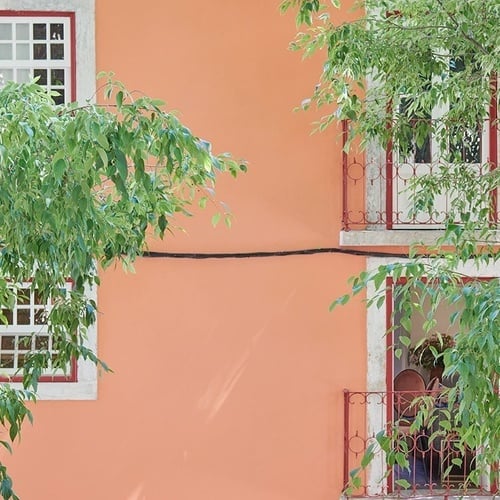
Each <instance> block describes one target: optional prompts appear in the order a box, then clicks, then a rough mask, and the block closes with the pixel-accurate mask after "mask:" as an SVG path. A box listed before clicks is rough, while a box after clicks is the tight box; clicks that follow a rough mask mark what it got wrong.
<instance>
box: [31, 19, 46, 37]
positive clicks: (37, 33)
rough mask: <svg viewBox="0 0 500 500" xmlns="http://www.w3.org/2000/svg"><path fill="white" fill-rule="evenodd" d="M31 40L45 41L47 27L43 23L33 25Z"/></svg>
mask: <svg viewBox="0 0 500 500" xmlns="http://www.w3.org/2000/svg"><path fill="white" fill-rule="evenodd" d="M33 40H47V25H46V24H45V23H44V24H38V23H37V24H34V25H33Z"/></svg>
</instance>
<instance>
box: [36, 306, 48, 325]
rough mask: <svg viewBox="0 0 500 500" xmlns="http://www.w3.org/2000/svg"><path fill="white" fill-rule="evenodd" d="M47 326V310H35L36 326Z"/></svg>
mask: <svg viewBox="0 0 500 500" xmlns="http://www.w3.org/2000/svg"><path fill="white" fill-rule="evenodd" d="M45 324H47V314H46V312H45V309H35V325H45Z"/></svg>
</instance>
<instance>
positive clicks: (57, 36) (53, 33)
mask: <svg viewBox="0 0 500 500" xmlns="http://www.w3.org/2000/svg"><path fill="white" fill-rule="evenodd" d="M50 39H51V40H64V24H60V23H53V24H51V25H50Z"/></svg>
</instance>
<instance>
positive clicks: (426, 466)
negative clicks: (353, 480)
mask: <svg viewBox="0 0 500 500" xmlns="http://www.w3.org/2000/svg"><path fill="white" fill-rule="evenodd" d="M419 396H423V397H424V400H426V401H433V403H432V404H436V410H435V412H434V413H433V415H434V418H431V419H430V421H429V422H430V423H429V425H428V426H427V427H425V426H424V428H423V429H421V430H419V431H416V432H410V426H409V423H408V421H406V419H405V418H404V417H401V416H399V417H398V415H397V414H398V408H401V407H402V406H404V405H405V404H407V402H408V398H414V397H415V394H414V393H409V392H407V391H397V392H351V391H348V390H345V391H344V484H345V485H347V484H349V479H350V472H351V471H353V470H354V469H356V468H358V467H360V464H361V462H362V459H363V456H364V454H365V452H366V451H367V449H368V448H369V446H370V445H371V444H373V445H374V448H373V449H374V456H373V459H372V461H371V462H370V464H369V465H368V466H367V467H366V468H364V469H362V470H361V472H360V473H359V475H358V477H359V480H360V481H359V483H358V484H356V485H355V488H353V489H352V491H350V492H349V494H348V495H347V496H349V497H353V498H382V497H384V498H385V497H398V498H399V497H404V498H416V497H419V498H422V497H446V498H455V497H456V498H459V497H464V496H467V497H469V498H470V497H478V496H479V497H483V498H484V497H489V498H492V497H493V496H495V495H497V494H498V489H497V484H498V468H497V469H495V470H496V471H497V472H496V476H495V477H496V481H493V482H492V481H490V480H489V478H486V477H482V478H481V480H480V481H479V482H478V484H472V483H470V482H468V481H467V480H466V478H467V476H468V475H469V473H470V472H471V470H473V469H474V453H473V452H472V451H470V450H469V451H466V452H465V453H462V452H460V451H459V450H458V448H457V447H456V441H455V439H454V432H453V429H448V428H447V427H446V426H445V425H441V424H440V422H442V419H443V418H444V413H441V412H443V411H444V408H443V406H441V407H439V405H438V404H437V403H436V401H437V399H436V394H435V392H434V393H433V391H424V392H423V393H419ZM389 422H394V424H393V425H389ZM445 428H446V432H445V431H444V429H445ZM388 429H392V433H393V435H394V433H397V434H399V436H400V438H401V439H399V440H393V441H392V443H393V444H392V447H393V449H397V451H402V452H404V455H405V456H406V458H407V460H408V462H409V468H405V467H403V466H402V465H397V464H396V465H394V466H393V467H392V468H390V467H388V466H387V465H386V460H385V456H384V454H383V452H382V451H381V450H380V448H379V447H378V444H377V442H376V439H375V436H376V435H377V434H378V433H379V432H380V431H384V430H385V431H386V432H387V431H388ZM431 436H433V437H432V438H431ZM396 447H398V448H396Z"/></svg>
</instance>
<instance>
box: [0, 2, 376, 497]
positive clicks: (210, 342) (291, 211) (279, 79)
mask: <svg viewBox="0 0 500 500" xmlns="http://www.w3.org/2000/svg"><path fill="white" fill-rule="evenodd" d="M96 4H97V5H96V7H97V9H96V30H97V64H98V70H113V71H115V72H116V74H117V77H118V78H119V79H121V80H122V81H124V82H125V83H126V84H127V85H128V86H129V87H130V88H136V89H140V90H142V91H144V92H146V93H147V94H151V95H154V96H158V97H161V98H163V99H165V100H166V101H167V102H168V105H169V107H171V108H175V109H178V110H179V113H180V116H181V118H182V120H183V121H184V122H186V123H187V124H188V125H189V126H190V127H191V128H192V129H193V130H194V131H195V132H196V133H197V134H199V135H201V136H203V137H206V138H208V139H209V140H211V141H212V142H213V144H214V149H215V150H217V151H223V150H230V151H232V152H233V153H234V154H235V155H236V156H238V157H243V158H245V159H247V160H248V162H249V173H248V174H246V175H244V176H241V177H240V178H239V179H238V180H236V181H235V180H233V179H231V178H229V177H227V178H221V179H220V183H219V188H218V196H219V198H220V199H223V200H225V201H226V202H227V203H228V204H229V206H230V207H231V209H232V211H233V212H234V216H235V218H234V224H233V228H232V229H230V230H229V229H226V228H224V227H223V226H221V227H217V228H215V229H214V228H213V227H212V226H211V225H210V217H211V214H212V212H211V209H207V210H206V211H205V212H200V213H198V214H196V217H194V218H192V219H190V220H187V219H184V220H183V219H179V220H178V221H177V222H178V224H179V225H181V226H183V227H184V228H185V230H186V232H176V234H175V235H173V236H168V237H167V239H166V240H165V241H164V242H154V243H152V245H151V247H152V248H153V249H161V250H172V251H179V252H208V251H223V252H245V251H256V250H265V251H272V250H286V249H300V248H314V247H326V246H337V245H338V234H339V230H340V219H341V201H340V195H341V170H340V149H339V144H338V141H337V139H336V137H335V131H334V130H332V131H330V132H328V133H326V134H323V135H311V134H310V131H311V121H313V119H314V118H315V117H314V115H311V114H303V113H293V112H292V109H293V107H294V106H296V105H297V104H298V103H299V102H300V101H301V100H302V99H303V98H304V97H306V96H307V95H308V93H310V92H311V90H312V89H313V88H314V85H315V82H316V76H317V70H318V67H319V66H318V61H316V62H315V61H306V62H301V60H300V56H299V55H297V54H294V53H291V52H289V51H288V50H287V45H288V42H289V40H290V39H291V38H292V37H293V34H294V32H295V26H294V19H293V16H292V15H289V16H285V17H283V16H280V14H279V12H278V4H279V1H278V0H248V1H244V0H237V1H234V0H211V1H210V2H208V1H206V0H192V1H187V0H185V1H184V0H175V1H174V0H163V1H159V0H155V1H148V2H143V3H142V4H141V3H140V2H136V1H132V0H120V1H118V0H97V2H96ZM364 266H365V261H364V259H363V258H361V257H354V256H345V255H339V254H329V255H308V256H306V255H304V256H292V257H273V258H260V259H259V258H253V259H226V260H197V261H195V260H172V259H170V260H169V259H147V258H143V259H140V260H139V261H138V262H137V265H136V272H135V273H134V274H126V273H124V272H122V271H121V269H118V268H117V269H110V270H108V271H106V272H105V273H103V277H102V278H103V285H102V287H101V289H100V291H99V307H100V311H101V313H100V317H99V355H100V356H101V357H102V358H103V359H104V360H105V361H106V362H107V363H108V364H109V365H110V366H111V367H112V369H113V370H114V373H112V374H105V375H103V376H102V377H101V378H100V380H99V397H98V400H97V401H92V402H43V401H42V402H39V403H38V404H37V405H36V407H35V408H34V415H35V425H34V426H33V427H27V428H26V430H25V432H24V435H23V440H22V442H21V444H20V445H19V446H17V447H16V450H15V454H14V456H13V457H12V458H10V459H8V463H9V464H10V467H11V469H10V470H11V473H12V474H13V476H14V478H15V481H16V487H17V490H18V492H19V493H20V495H21V498H22V500H49V499H50V500H90V499H92V500H163V499H165V500H200V499H204V500H247V499H248V500H326V499H332V498H336V497H338V495H339V494H340V489H341V486H342V485H341V482H342V423H343V420H342V419H343V410H342V389H343V388H344V387H349V388H351V389H363V388H364V387H365V383H366V382H365V376H366V375H365V374H366V371H365V366H366V352H365V350H366V348H365V345H366V341H365V337H364V332H365V312H364V310H363V305H362V304H361V303H359V302H354V303H352V304H350V305H349V306H347V307H345V308H342V309H340V310H338V311H336V312H335V313H333V314H332V313H329V312H328V305H329V303H330V301H331V300H332V299H333V298H335V297H336V296H338V295H339V294H341V293H344V292H345V290H346V289H347V285H346V281H347V278H348V277H349V276H350V275H352V274H354V273H356V272H359V271H361V270H362V269H364Z"/></svg>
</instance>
